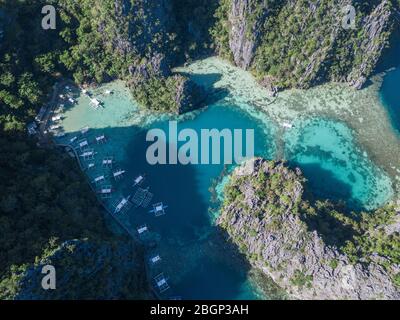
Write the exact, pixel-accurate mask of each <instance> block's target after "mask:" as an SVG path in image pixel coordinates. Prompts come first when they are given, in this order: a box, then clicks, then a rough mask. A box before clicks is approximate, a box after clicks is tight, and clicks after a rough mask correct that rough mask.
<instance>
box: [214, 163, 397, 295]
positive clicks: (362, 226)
mask: <svg viewBox="0 0 400 320" xmlns="http://www.w3.org/2000/svg"><path fill="white" fill-rule="evenodd" d="M306 193H307V191H306V187H305V179H304V177H303V176H302V173H301V171H300V169H298V168H296V169H295V170H291V169H290V168H288V167H287V165H285V164H284V163H282V162H278V163H276V162H272V161H266V160H263V159H260V158H258V159H255V160H250V161H248V162H247V163H246V164H244V165H242V166H241V167H238V168H236V170H235V171H234V173H233V175H232V177H231V178H230V181H229V183H228V184H227V185H226V187H225V190H224V195H225V198H224V205H223V207H222V213H221V216H220V217H219V219H218V224H219V225H220V227H221V228H222V229H223V230H225V231H226V233H227V234H228V237H229V238H230V239H231V241H233V243H235V244H236V245H237V246H238V248H239V249H240V251H241V252H243V253H244V254H245V255H246V257H247V258H248V259H249V261H250V262H251V263H252V264H253V265H254V266H255V267H257V268H259V269H261V270H262V271H263V272H265V273H266V274H267V275H269V276H271V277H272V279H273V280H274V281H275V282H276V283H277V284H279V285H280V286H282V287H283V288H285V289H286V290H287V291H288V292H289V294H290V295H291V296H292V297H294V298H298V299H399V298H400V291H399V287H398V286H399V276H400V274H399V255H398V245H399V240H400V239H399V233H398V230H399V228H400V225H399V215H400V213H399V211H398V210H395V209H394V208H393V207H391V206H389V207H387V208H385V209H380V210H377V211H376V212H374V213H369V214H364V215H362V214H361V213H360V214H359V215H360V216H362V217H358V218H354V217H352V216H350V215H346V214H343V213H341V212H339V211H337V209H336V208H335V207H334V206H333V205H332V204H330V203H329V202H320V201H318V202H317V203H315V204H313V203H310V202H309V201H308V200H307V199H306V196H305V195H306ZM328 233H331V234H328ZM325 239H329V240H325ZM327 241H328V242H329V243H330V244H327ZM374 241H376V242H377V243H379V244H377V246H376V247H370V248H366V246H365V244H366V243H368V242H374Z"/></svg>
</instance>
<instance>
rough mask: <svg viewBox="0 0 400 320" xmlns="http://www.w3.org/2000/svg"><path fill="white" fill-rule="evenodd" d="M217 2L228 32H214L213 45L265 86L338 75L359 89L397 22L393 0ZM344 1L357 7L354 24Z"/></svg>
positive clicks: (310, 81) (306, 83)
mask: <svg viewBox="0 0 400 320" xmlns="http://www.w3.org/2000/svg"><path fill="white" fill-rule="evenodd" d="M221 3H222V4H221V9H220V10H222V11H223V12H222V13H221V12H220V13H219V20H220V23H219V24H217V25H218V26H220V27H219V29H218V33H219V34H220V35H222V34H224V32H225V33H226V34H227V35H225V36H218V35H217V36H215V39H216V43H217V48H219V51H220V52H228V55H230V57H231V59H232V60H233V62H234V63H235V64H236V65H237V66H239V67H242V68H244V69H251V70H252V71H253V72H254V73H255V74H256V76H257V77H258V78H259V79H260V82H261V83H266V84H268V86H269V87H270V84H271V81H272V80H273V82H274V86H272V87H281V88H285V87H299V88H308V87H310V86H313V85H316V84H320V83H323V82H326V81H341V82H347V83H349V85H351V86H353V87H354V88H357V89H360V88H361V87H362V86H363V85H364V84H365V82H366V81H367V79H368V77H369V76H370V75H371V73H372V72H373V71H374V68H375V66H376V65H377V63H378V61H379V58H380V57H381V56H382V54H383V51H384V48H385V47H386V46H387V45H388V41H389V38H390V35H391V33H392V31H393V29H394V28H395V27H396V20H395V19H394V14H395V8H394V7H395V5H397V4H396V3H395V1H392V0H381V1H376V2H374V3H368V4H367V3H365V4H362V5H361V4H360V3H359V2H358V1H352V0H334V1H331V0H318V1H293V0H284V1H280V0H279V1H276V0H223V1H221ZM348 6H353V7H354V9H355V14H356V15H355V17H354V28H353V27H352V25H351V24H350V22H351V20H350V19H351V13H350V11H348ZM221 21H222V22H221ZM221 26H223V27H221ZM397 28H398V26H397ZM225 37H228V38H229V41H227V42H226V41H225V42H224V38H225Z"/></svg>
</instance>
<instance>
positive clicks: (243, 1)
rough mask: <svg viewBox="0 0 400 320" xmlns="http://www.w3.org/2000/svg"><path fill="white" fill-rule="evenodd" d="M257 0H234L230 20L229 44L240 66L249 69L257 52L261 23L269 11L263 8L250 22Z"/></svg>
mask: <svg viewBox="0 0 400 320" xmlns="http://www.w3.org/2000/svg"><path fill="white" fill-rule="evenodd" d="M255 2H259V1H257V0H233V1H232V6H231V12H230V14H229V22H230V24H231V30H230V34H229V46H230V49H231V51H232V54H233V58H234V61H235V63H236V65H237V66H238V67H241V68H243V69H245V70H246V69H248V68H249V66H250V64H251V62H252V60H253V58H254V54H255V50H256V48H257V43H258V40H259V36H260V29H259V27H260V24H261V23H263V22H264V20H265V17H266V15H267V11H266V10H265V11H264V10H263V12H262V13H261V14H260V16H259V17H258V19H256V20H255V21H254V22H250V21H249V19H248V15H249V14H253V11H252V4H253V3H255Z"/></svg>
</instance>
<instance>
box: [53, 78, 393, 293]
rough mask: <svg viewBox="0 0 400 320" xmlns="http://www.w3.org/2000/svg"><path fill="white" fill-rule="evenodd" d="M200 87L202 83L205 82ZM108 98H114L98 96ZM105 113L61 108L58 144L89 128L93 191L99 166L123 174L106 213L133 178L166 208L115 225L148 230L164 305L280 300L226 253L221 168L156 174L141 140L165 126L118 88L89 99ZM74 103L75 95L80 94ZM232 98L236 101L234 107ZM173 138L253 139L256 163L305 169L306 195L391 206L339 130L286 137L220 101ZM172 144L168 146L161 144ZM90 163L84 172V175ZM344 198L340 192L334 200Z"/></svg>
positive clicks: (379, 181)
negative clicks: (220, 216) (228, 132)
mask: <svg viewBox="0 0 400 320" xmlns="http://www.w3.org/2000/svg"><path fill="white" fill-rule="evenodd" d="M200 79H201V81H204V78H201V77H200ZM106 89H111V90H113V91H114V94H113V95H104V94H103V92H105V90H106ZM92 92H93V93H94V95H95V96H97V97H100V98H101V99H102V100H103V101H104V102H105V103H104V105H105V107H104V109H99V110H97V111H95V110H93V109H91V108H90V107H89V106H88V104H89V100H88V98H87V97H84V96H81V97H79V98H78V104H77V105H75V106H73V107H66V108H65V110H64V112H63V115H64V117H65V118H64V119H63V121H62V125H63V128H64V130H65V132H66V133H67V135H66V136H65V137H63V138H60V142H64V143H68V142H69V139H70V138H71V137H73V136H77V135H78V136H79V129H80V128H82V127H84V126H86V125H87V126H89V127H90V128H91V129H90V131H89V132H88V134H87V135H86V136H85V137H82V138H85V139H88V141H89V142H90V143H91V148H93V149H94V150H95V151H96V152H97V154H96V158H95V160H94V162H95V167H94V168H93V169H89V170H87V171H86V173H87V175H88V178H89V179H90V180H91V181H92V180H93V179H94V178H95V177H96V176H99V175H102V174H106V175H107V174H108V175H109V174H110V172H109V171H108V170H107V169H104V168H102V167H101V160H102V159H103V157H105V156H113V157H114V158H115V159H116V161H117V166H118V167H119V168H122V169H125V170H127V174H126V175H125V177H124V179H123V180H121V181H118V182H115V181H113V180H112V179H110V178H108V179H107V180H108V181H107V183H106V184H112V185H113V188H114V190H115V193H114V197H113V198H112V199H110V200H106V205H107V206H108V207H110V208H112V207H113V204H114V203H115V202H117V201H118V200H119V199H120V197H122V196H127V195H129V194H132V193H133V192H134V191H135V189H134V188H133V187H132V182H133V179H134V177H136V176H137V175H138V174H143V173H145V174H146V181H145V183H144V184H143V185H142V186H144V187H150V191H151V192H152V193H154V199H153V201H152V203H156V202H159V201H162V202H164V204H166V205H168V209H167V214H166V215H165V216H162V217H157V218H156V217H154V215H152V214H150V213H149V212H148V211H149V210H150V208H147V209H142V208H139V209H135V210H131V211H129V212H128V213H127V214H126V215H123V216H120V219H121V221H122V222H123V223H124V224H125V225H126V226H127V227H128V228H130V229H131V230H134V232H135V230H136V228H137V227H138V226H140V225H143V224H146V225H147V226H148V227H149V229H150V231H151V233H150V235H149V239H148V240H149V241H147V242H146V243H147V244H149V245H150V244H156V245H155V246H153V247H152V248H151V250H150V251H149V253H157V254H159V255H160V256H161V258H162V262H161V263H160V264H159V265H158V266H157V267H156V268H154V269H152V268H150V272H151V273H152V274H157V273H158V272H161V271H162V272H164V274H165V275H166V276H168V277H169V283H170V286H171V289H170V290H169V291H168V295H167V296H181V297H183V298H184V299H201V298H203V299H258V298H277V297H275V296H272V295H268V293H267V295H265V294H263V293H261V292H260V291H259V290H258V289H257V286H256V285H254V284H253V283H252V281H250V278H249V275H248V274H249V272H250V268H249V266H247V265H245V264H244V263H243V262H242V261H241V259H239V258H238V257H237V254H235V252H234V251H232V250H230V249H228V248H227V247H226V246H225V245H224V241H222V240H221V238H220V237H219V235H218V233H217V232H216V228H215V227H214V225H213V218H214V215H215V213H214V212H212V211H210V208H213V207H214V206H215V204H214V203H212V202H211V201H210V200H211V193H210V191H209V188H210V187H211V186H212V185H213V183H214V179H218V178H220V177H221V174H223V173H224V172H225V170H229V169H230V168H224V166H223V165H186V166H184V165H157V166H150V165H149V164H148V163H147V161H146V159H145V154H146V149H147V147H148V146H149V144H150V143H149V142H146V141H145V135H146V132H147V130H148V129H150V128H162V129H165V130H166V132H168V123H167V121H166V120H168V118H167V117H162V119H161V118H157V117H154V116H149V115H146V114H143V113H142V112H141V111H140V110H139V109H138V108H137V107H136V105H135V103H134V101H132V100H131V99H130V96H129V93H128V91H127V90H126V89H125V88H124V87H123V86H122V84H121V83H120V82H114V83H112V84H109V85H106V86H103V87H100V88H98V89H96V90H93V91H92ZM77 95H78V94H77ZM236 98H238V99H236ZM178 120H179V125H178V126H179V129H183V128H191V129H194V130H196V131H199V130H200V129H207V128H209V129H212V128H216V129H224V128H230V129H250V128H251V129H254V130H255V154H256V155H257V156H263V157H265V158H268V159H273V158H281V157H285V158H286V159H287V160H289V161H290V162H292V163H294V164H297V165H299V166H300V168H302V169H303V171H304V173H305V175H306V177H307V178H308V179H309V181H310V183H311V185H312V186H313V187H315V188H316V190H317V191H318V192H317V193H319V194H318V195H320V196H321V197H328V198H334V199H341V200H344V201H348V202H349V203H350V204H353V205H354V207H365V208H372V207H375V206H379V205H381V204H383V203H384V202H385V201H386V200H388V199H389V198H390V196H391V186H390V179H388V178H387V176H386V175H385V174H384V173H383V172H382V171H380V170H379V169H378V168H377V167H375V166H374V164H373V163H372V162H371V161H370V160H369V159H368V155H367V154H366V153H365V152H364V151H363V150H362V149H361V148H360V147H358V146H357V145H356V142H355V141H354V139H353V136H352V131H351V130H350V129H349V128H348V127H346V126H345V125H344V124H342V123H340V122H337V121H333V120H328V119H325V118H316V117H314V118H309V119H307V118H306V119H297V120H296V121H294V122H293V124H294V127H293V128H292V129H288V130H284V129H283V128H282V127H281V126H280V125H279V124H278V123H276V122H274V121H272V120H271V119H269V118H268V116H266V115H265V113H264V112H259V111H257V110H255V109H254V107H253V106H251V105H250V104H247V103H246V99H241V97H235V96H229V95H228V96H226V97H225V98H224V99H223V100H221V101H219V102H216V103H213V104H212V105H210V106H209V107H208V108H207V109H205V110H201V111H196V112H194V113H192V114H190V115H185V116H184V117H180V118H179V119H178ZM100 134H105V135H106V136H107V137H108V143H107V144H104V145H103V144H101V145H97V144H95V143H94V140H95V136H98V135H100ZM167 142H169V141H167ZM89 162H93V161H87V162H84V164H85V165H87V164H88V163H89ZM337 190H340V192H337Z"/></svg>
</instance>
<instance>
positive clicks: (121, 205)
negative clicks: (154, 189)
mask: <svg viewBox="0 0 400 320" xmlns="http://www.w3.org/2000/svg"><path fill="white" fill-rule="evenodd" d="M130 197H131V196H128V197H127V198H122V200H121V201H120V202H119V203H118V204H117V206H116V207H115V210H114V214H117V213H119V212H121V210H122V209H123V208H124V207H126V206H127V205H128V204H129V199H130Z"/></svg>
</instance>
